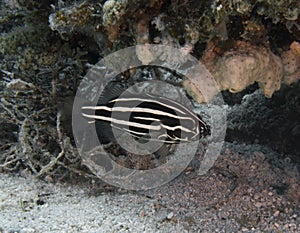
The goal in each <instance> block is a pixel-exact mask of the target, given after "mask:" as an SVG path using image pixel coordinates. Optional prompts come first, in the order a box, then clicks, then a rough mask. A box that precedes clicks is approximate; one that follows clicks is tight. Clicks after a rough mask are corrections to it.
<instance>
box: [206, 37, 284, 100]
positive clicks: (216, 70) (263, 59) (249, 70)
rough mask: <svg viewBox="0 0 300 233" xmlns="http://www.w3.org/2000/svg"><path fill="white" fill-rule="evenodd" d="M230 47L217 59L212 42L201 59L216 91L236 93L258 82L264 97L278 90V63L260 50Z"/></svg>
mask: <svg viewBox="0 0 300 233" xmlns="http://www.w3.org/2000/svg"><path fill="white" fill-rule="evenodd" d="M234 43H235V44H234V46H233V47H232V49H229V50H228V51H226V52H224V53H223V54H222V55H219V54H218V53H217V52H216V48H215V45H214V44H213V42H212V43H210V44H209V45H208V46H209V47H208V49H207V50H206V51H205V53H204V55H203V57H202V62H203V63H204V64H205V65H206V67H207V68H208V69H209V70H210V72H211V73H212V74H213V76H214V78H215V80H216V82H217V84H218V86H219V88H220V90H229V91H230V92H232V93H236V92H240V91H242V90H244V89H245V88H246V87H247V86H249V85H251V84H253V83H254V82H258V84H259V86H260V88H261V89H262V92H263V93H264V95H265V96H267V97H271V96H272V94H273V93H274V92H275V91H276V90H279V89H280V85H281V78H282V74H283V68H282V63H281V59H280V58H279V57H278V56H276V55H275V54H273V53H272V52H271V50H270V49H268V48H266V47H264V46H258V45H252V44H251V43H249V42H246V41H236V42H234Z"/></svg>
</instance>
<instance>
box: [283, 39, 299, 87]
mask: <svg viewBox="0 0 300 233" xmlns="http://www.w3.org/2000/svg"><path fill="white" fill-rule="evenodd" d="M281 58H282V63H283V66H284V78H283V81H284V83H285V84H288V85H290V84H292V83H294V82H296V81H297V80H298V79H300V43H299V42H296V41H294V42H293V43H292V44H291V45H290V49H289V50H288V51H285V52H283V53H282V54H281Z"/></svg>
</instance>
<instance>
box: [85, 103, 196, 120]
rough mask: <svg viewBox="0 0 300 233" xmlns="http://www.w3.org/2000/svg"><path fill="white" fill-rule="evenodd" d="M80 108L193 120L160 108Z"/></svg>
mask: <svg viewBox="0 0 300 233" xmlns="http://www.w3.org/2000/svg"><path fill="white" fill-rule="evenodd" d="M82 109H90V110H96V111H97V110H105V111H110V112H114V111H116V112H130V113H131V112H142V113H151V114H155V115H162V116H167V117H172V118H175V119H179V120H192V121H193V122H194V119H193V118H191V117H181V116H177V115H173V114H171V113H168V112H164V111H161V110H154V109H151V108H141V107H133V108H132V107H112V108H110V107H106V106H94V107H93V106H83V107H82Z"/></svg>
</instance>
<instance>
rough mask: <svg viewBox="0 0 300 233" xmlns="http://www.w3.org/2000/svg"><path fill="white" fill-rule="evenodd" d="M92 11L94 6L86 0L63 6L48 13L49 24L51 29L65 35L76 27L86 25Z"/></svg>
mask: <svg viewBox="0 0 300 233" xmlns="http://www.w3.org/2000/svg"><path fill="white" fill-rule="evenodd" d="M94 11H95V8H94V7H93V6H92V5H90V4H88V3H87V2H83V3H81V4H80V5H75V6H71V7H65V8H62V9H59V10H58V11H56V12H55V13H52V14H50V15H49V26H50V28H51V29H52V30H53V31H58V32H59V33H60V34H61V35H62V36H65V34H70V33H71V32H72V31H73V29H74V28H76V27H81V26H86V25H87V24H88V21H89V20H90V19H91V17H92V14H93V13H94Z"/></svg>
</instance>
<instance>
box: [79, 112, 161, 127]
mask: <svg viewBox="0 0 300 233" xmlns="http://www.w3.org/2000/svg"><path fill="white" fill-rule="evenodd" d="M82 115H83V116H85V117H87V118H92V119H97V120H102V121H108V122H111V123H115V124H118V125H127V126H133V127H137V128H143V129H148V130H160V129H161V125H145V124H140V123H136V122H130V121H124V120H118V119H115V118H111V117H104V116H99V115H88V114H85V113H82Z"/></svg>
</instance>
